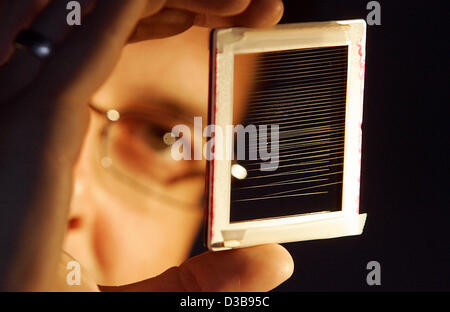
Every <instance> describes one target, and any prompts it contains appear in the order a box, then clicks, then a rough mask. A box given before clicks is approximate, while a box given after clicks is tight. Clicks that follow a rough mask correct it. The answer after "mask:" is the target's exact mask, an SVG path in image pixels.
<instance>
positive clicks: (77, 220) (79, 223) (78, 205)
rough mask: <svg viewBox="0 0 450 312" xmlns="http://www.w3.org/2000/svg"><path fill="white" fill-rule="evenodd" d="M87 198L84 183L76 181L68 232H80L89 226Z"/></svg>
mask: <svg viewBox="0 0 450 312" xmlns="http://www.w3.org/2000/svg"><path fill="white" fill-rule="evenodd" d="M87 196H88V195H87V194H86V186H85V184H84V182H83V181H82V180H81V179H79V180H76V181H75V183H74V190H73V194H72V200H71V204H70V212H69V220H68V222H67V230H68V231H69V232H70V231H76V230H80V229H81V228H82V227H83V226H86V225H87V221H88V220H87V219H88V212H87V211H86V206H87V205H86V204H87V202H88V201H87V200H86V197H87Z"/></svg>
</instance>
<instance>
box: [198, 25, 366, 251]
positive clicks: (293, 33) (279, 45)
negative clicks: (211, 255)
mask: <svg viewBox="0 0 450 312" xmlns="http://www.w3.org/2000/svg"><path fill="white" fill-rule="evenodd" d="M365 35H366V23H365V21H364V20H350V21H334V22H318V23H301V24H285V25H278V26H276V27H274V28H271V29H264V30H257V29H247V28H228V29H219V30H215V31H214V32H213V34H212V45H211V47H212V51H211V57H212V62H211V65H212V66H211V99H210V120H211V123H212V124H216V125H219V126H221V127H223V128H225V126H226V125H232V124H233V78H234V56H235V55H236V54H245V53H257V52H269V51H280V50H288V49H301V48H318V47H330V46H343V45H347V46H348V47H349V49H348V51H349V62H348V64H349V66H348V79H347V104H346V120H345V143H344V144H345V145H344V173H343V191H342V192H343V194H342V211H335V212H321V213H313V214H304V215H296V216H287V217H278V218H271V219H261V220H253V221H244V222H233V223H230V194H231V174H230V171H231V162H230V161H227V160H212V161H210V162H209V164H208V176H207V192H208V196H207V212H208V213H207V233H206V234H207V238H206V239H207V246H208V248H209V249H211V250H224V249H230V248H239V247H246V246H252V245H258V244H264V243H275V242H276V243H282V242H292V241H302V240H312V239H323V238H332V237H340V236H349V235H359V234H361V233H362V230H363V227H364V223H365V220H366V214H359V186H360V184H359V178H360V171H361V165H360V164H361V136H362V134H361V123H362V104H363V90H364V65H365V39H366V36H365Z"/></svg>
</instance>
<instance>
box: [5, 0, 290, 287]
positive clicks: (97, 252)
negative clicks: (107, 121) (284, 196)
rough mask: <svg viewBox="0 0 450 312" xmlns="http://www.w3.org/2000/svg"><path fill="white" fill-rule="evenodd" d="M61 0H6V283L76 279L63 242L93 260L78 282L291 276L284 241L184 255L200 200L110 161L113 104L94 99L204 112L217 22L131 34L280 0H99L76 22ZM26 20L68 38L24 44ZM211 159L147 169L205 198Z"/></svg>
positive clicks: (264, 281) (183, 283)
mask: <svg viewBox="0 0 450 312" xmlns="http://www.w3.org/2000/svg"><path fill="white" fill-rule="evenodd" d="M82 2H83V1H82ZM62 9H64V6H62V5H61V4H60V3H58V2H49V1H29V3H28V4H27V5H25V6H19V5H18V4H17V1H0V15H2V16H1V18H0V21H1V22H0V24H2V23H3V25H0V31H1V32H2V34H1V35H0V38H2V39H1V41H0V64H2V66H1V67H0V82H1V85H2V86H5V88H2V90H1V92H0V104H1V105H2V107H4V113H3V115H2V116H1V118H2V123H1V124H2V137H1V146H7V147H8V153H7V154H5V153H2V154H1V156H0V164H1V172H2V175H1V181H0V185H2V188H3V189H4V191H5V192H4V193H3V194H2V196H1V209H0V214H1V215H0V220H1V221H0V222H1V224H0V228H1V229H2V231H1V233H0V235H1V236H0V242H1V244H2V246H1V247H2V251H3V252H2V254H1V256H0V263H1V267H2V270H3V271H2V272H0V273H1V274H0V276H2V279H1V281H0V287H1V288H2V289H5V290H69V291H70V290H74V289H73V288H70V287H68V286H67V284H66V283H65V276H66V274H67V270H64V269H65V265H66V263H67V262H68V261H70V260H71V257H70V256H68V255H66V254H62V253H61V250H62V249H65V250H67V251H68V252H69V254H71V256H73V257H74V258H75V259H76V260H77V261H79V262H80V263H81V264H82V266H83V274H82V276H83V281H84V282H83V284H82V285H83V286H82V287H81V288H78V289H77V290H98V289H99V288H98V287H97V286H96V285H99V284H102V285H112V286H116V287H112V286H100V289H101V290H114V291H136V290H141V291H184V290H205V291H266V290H270V289H272V288H274V287H276V286H277V285H279V284H280V283H281V282H283V281H284V280H286V279H287V278H288V277H289V276H290V275H291V274H292V270H293V263H292V258H291V257H290V255H289V254H288V253H287V251H286V250H285V249H284V248H283V247H281V246H279V245H265V246H257V247H252V248H245V249H240V250H232V251H226V252H220V253H212V252H207V253H204V254H202V255H199V256H197V257H194V258H192V259H189V260H186V261H185V258H186V256H187V255H188V251H189V248H190V245H191V243H192V241H193V239H194V237H195V235H196V233H197V230H198V226H199V224H200V222H201V217H202V215H201V210H200V209H198V208H199V207H197V208H193V207H191V209H178V208H175V207H172V205H171V204H169V203H167V202H164V201H160V200H156V199H155V198H154V197H152V196H146V195H145V194H142V193H139V192H138V191H137V190H136V189H133V188H132V187H130V186H126V185H124V184H123V183H120V182H119V181H118V180H116V179H111V178H110V177H109V176H107V175H106V174H105V170H98V167H99V166H98V163H96V162H95V157H94V155H95V149H96V148H97V147H98V144H99V140H100V138H99V131H100V130H101V118H100V117H99V116H98V115H95V114H93V113H89V110H88V108H87V107H88V106H87V104H88V103H92V104H94V105H96V106H97V107H100V108H103V109H111V108H115V109H117V110H119V111H122V110H127V109H130V110H131V109H134V108H135V107H136V105H137V104H136V103H138V104H139V105H138V106H139V107H140V109H145V110H146V112H147V113H149V111H150V113H151V112H153V109H154V107H155V106H158V105H159V104H161V103H164V102H165V101H170V102H171V103H175V104H174V105H173V106H177V107H179V108H180V109H182V111H183V112H184V113H183V114H184V115H185V117H186V116H187V117H191V116H194V115H195V116H205V114H206V107H207V106H206V105H207V87H208V82H207V77H208V63H207V61H208V51H207V45H206V44H207V32H206V31H205V30H202V29H200V28H194V29H192V30H190V31H188V32H186V33H184V34H182V35H179V36H175V37H172V38H168V39H158V40H152V41H146V42H143V43H136V44H133V45H129V46H127V48H125V49H124V48H123V47H124V46H125V44H126V43H127V42H136V41H142V40H148V39H155V38H162V37H167V36H173V35H175V34H177V33H180V32H183V31H185V30H186V29H188V28H190V27H191V26H192V25H193V24H198V25H200V26H210V27H211V26H213V27H217V26H221V25H224V26H230V25H244V26H255V27H256V26H258V27H260V26H270V25H273V24H274V23H276V22H277V21H278V20H279V18H280V17H281V14H282V4H281V2H280V1H277V0H264V1H250V0H232V1H227V2H223V1H204V0H191V1H187V0H186V1H184V0H169V1H163V0H154V1H149V0H134V1H120V0H110V1H107V2H105V1H100V2H99V3H98V4H97V6H92V7H86V8H85V10H84V11H83V12H84V14H85V16H84V17H83V26H82V27H81V28H80V29H79V30H77V31H74V30H72V29H70V28H69V27H65V26H64V21H61V18H58V17H60V16H61V15H63V16H64V17H65V15H64V13H61V12H62ZM55 23H56V25H55ZM58 23H60V24H58ZM56 26H57V27H56ZM26 27H31V28H32V29H34V30H35V31H38V32H40V33H41V34H43V35H45V36H46V37H47V38H49V39H51V40H52V42H55V43H58V44H59V45H58V47H59V49H58V50H57V53H56V54H55V55H54V56H53V57H52V58H51V59H50V60H49V61H48V62H45V63H44V62H42V61H40V60H37V59H35V58H33V57H32V56H31V55H30V53H29V52H27V51H24V50H14V49H13V44H12V41H13V38H14V37H15V34H17V33H18V31H20V29H23V28H26ZM111 34H112V35H111ZM181 46H182V47H183V48H182V49H180V48H179V47H181ZM180 52H183V53H180ZM69 60H70V61H69ZM149 60H150V61H149ZM116 65H117V66H116ZM114 68H115V70H114V72H113V69H114ZM112 72H113V73H112ZM162 73H164V76H162ZM186 76H187V77H189V79H183V77H186ZM161 77H164V79H162V78H161ZM100 87H101V88H100ZM99 88H100V90H99ZM97 90H99V91H98V92H96V91H97ZM149 90H151V92H149ZM141 103H142V105H141ZM159 106H161V105H159ZM163 106H164V105H163ZM167 107H168V106H167ZM167 107H166V108H167ZM151 114H152V116H158V114H160V116H161V118H160V119H162V118H166V117H167V116H171V112H170V111H168V112H164V113H162V112H159V113H155V112H153V113H151ZM90 115H91V116H90ZM89 117H91V118H90V120H91V122H90V123H89ZM167 119H168V118H167ZM204 120H205V118H204ZM123 133H126V132H123ZM10 155H14V157H11V156H10ZM136 155H137V154H134V156H136ZM162 160H163V159H162V158H161V159H160V158H158V157H155V158H154V161H155V163H158V161H162ZM96 168H97V169H96ZM203 168H204V163H202V162H201V161H197V162H193V163H192V164H191V165H189V166H185V167H179V168H177V170H174V171H163V170H159V171H158V166H153V167H150V169H149V170H152V172H154V174H155V177H156V178H157V179H158V181H160V182H161V183H163V186H164V187H163V189H164V190H165V191H166V192H169V193H174V192H176V193H177V194H187V195H189V196H190V197H191V198H192V199H195V198H198V197H200V195H201V192H202V174H203ZM100 169H101V168H100ZM156 178H155V179H156ZM174 181H175V182H174ZM187 195H186V196H187ZM158 274H159V275H158ZM154 276H156V277H154ZM151 277H152V278H151ZM118 285H121V286H118Z"/></svg>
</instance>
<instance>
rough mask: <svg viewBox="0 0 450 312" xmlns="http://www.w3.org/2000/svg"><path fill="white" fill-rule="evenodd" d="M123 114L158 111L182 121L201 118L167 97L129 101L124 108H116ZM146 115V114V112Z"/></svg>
mask: <svg viewBox="0 0 450 312" xmlns="http://www.w3.org/2000/svg"><path fill="white" fill-rule="evenodd" d="M118 110H119V111H121V112H122V113H123V114H133V113H137V112H139V111H141V112H146V111H149V110H154V111H156V110H158V111H159V110H160V111H162V112H167V113H172V114H174V115H177V116H178V117H181V118H182V119H187V118H192V117H194V116H202V115H203V114H202V113H201V112H199V111H194V110H192V109H190V108H189V107H187V105H186V104H185V103H182V102H180V101H177V100H173V99H170V98H167V97H161V98H158V97H157V98H147V99H146V98H143V99H140V100H135V101H130V102H128V103H127V107H126V108H123V109H121V108H118ZM146 113H147V112H146Z"/></svg>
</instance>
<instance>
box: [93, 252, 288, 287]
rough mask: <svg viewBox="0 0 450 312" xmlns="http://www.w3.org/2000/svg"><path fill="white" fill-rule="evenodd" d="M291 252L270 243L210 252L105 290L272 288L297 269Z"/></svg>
mask: <svg viewBox="0 0 450 312" xmlns="http://www.w3.org/2000/svg"><path fill="white" fill-rule="evenodd" d="M293 269H294V264H293V260H292V257H291V255H290V254H289V253H288V252H287V250H286V249H284V248H283V247H282V246H280V245H276V244H270V245H262V246H256V247H250V248H242V249H236V250H228V251H222V252H206V253H203V254H201V255H199V256H196V257H194V258H191V259H189V260H187V261H186V262H185V263H183V264H182V265H181V266H180V267H174V268H171V269H169V270H167V271H166V272H164V273H163V274H161V275H159V276H157V277H155V278H151V279H148V280H145V281H142V282H138V283H135V284H131V285H125V286H118V287H106V286H100V289H101V290H103V291H269V290H271V289H273V288H275V287H277V286H278V285H280V284H281V283H282V282H284V281H285V280H286V279H288V278H289V277H290V276H291V275H292V272H293Z"/></svg>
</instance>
